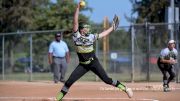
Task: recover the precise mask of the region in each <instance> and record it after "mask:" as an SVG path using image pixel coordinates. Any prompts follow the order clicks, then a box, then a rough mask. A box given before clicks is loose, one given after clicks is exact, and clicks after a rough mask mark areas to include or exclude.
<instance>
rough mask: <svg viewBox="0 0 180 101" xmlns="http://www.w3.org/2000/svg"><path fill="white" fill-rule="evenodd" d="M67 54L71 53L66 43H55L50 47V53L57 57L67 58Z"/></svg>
mask: <svg viewBox="0 0 180 101" xmlns="http://www.w3.org/2000/svg"><path fill="white" fill-rule="evenodd" d="M66 52H69V49H68V47H67V44H66V43H65V42H64V41H62V40H61V41H60V42H57V41H53V42H52V43H51V44H50V46H49V53H52V54H53V56H55V57H65V55H66Z"/></svg>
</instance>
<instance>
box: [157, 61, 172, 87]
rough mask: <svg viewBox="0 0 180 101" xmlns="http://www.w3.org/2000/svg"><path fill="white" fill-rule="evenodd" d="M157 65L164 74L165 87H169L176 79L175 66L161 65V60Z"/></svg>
mask: <svg viewBox="0 0 180 101" xmlns="http://www.w3.org/2000/svg"><path fill="white" fill-rule="evenodd" d="M157 64H158V67H159V69H160V70H161V72H162V74H163V83H164V85H168V84H169V83H170V82H171V81H172V80H173V79H174V77H175V71H174V69H175V68H174V65H170V64H169V65H167V64H164V63H161V62H160V59H158V62H157ZM167 73H169V75H170V76H169V77H168V75H167Z"/></svg>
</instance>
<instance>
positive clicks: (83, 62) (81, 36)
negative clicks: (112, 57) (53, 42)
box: [56, 3, 133, 101]
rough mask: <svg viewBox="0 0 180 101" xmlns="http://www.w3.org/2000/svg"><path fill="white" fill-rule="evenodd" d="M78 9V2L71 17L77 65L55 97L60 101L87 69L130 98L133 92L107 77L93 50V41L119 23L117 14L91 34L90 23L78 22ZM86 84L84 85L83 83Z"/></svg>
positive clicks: (115, 27) (108, 32)
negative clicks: (109, 23)
mask: <svg viewBox="0 0 180 101" xmlns="http://www.w3.org/2000/svg"><path fill="white" fill-rule="evenodd" d="M79 9H80V3H79V4H78V5H77V7H76V10H75V13H74V19H73V24H74V25H73V34H72V36H73V41H74V44H75V46H76V51H77V55H78V58H79V65H78V66H77V67H76V68H75V70H74V71H73V72H72V74H71V75H70V77H69V79H68V80H67V81H66V82H65V84H64V86H63V87H62V89H61V90H60V92H58V95H57V96H56V99H57V100H58V101H61V100H62V98H63V97H64V96H65V95H66V93H67V92H68V90H69V89H70V87H71V86H72V84H73V83H75V82H76V81H77V80H78V79H80V78H81V77H82V76H83V75H84V74H86V73H87V72H88V71H92V72H94V73H95V74H96V75H98V76H99V78H100V79H101V80H102V81H104V82H105V83H106V84H109V85H112V86H114V87H118V88H119V89H121V90H122V91H124V92H125V93H127V95H128V96H129V97H130V98H131V97H132V96H133V92H132V89H131V88H127V87H126V86H125V85H124V84H122V83H121V82H119V81H118V80H113V79H112V78H110V77H108V75H107V74H106V72H105V71H104V69H103V67H102V66H101V64H100V63H99V60H98V58H97V57H96V55H95V52H94V48H93V45H94V42H95V41H96V40H98V39H100V38H102V37H104V36H106V35H108V34H110V33H111V32H112V31H114V30H116V29H117V27H118V25H119V19H118V17H117V16H115V17H114V19H113V23H112V26H111V27H110V28H109V29H107V30H105V31H103V32H101V33H100V34H92V33H90V25H88V24H86V23H79V21H78V18H79ZM84 86H86V85H84Z"/></svg>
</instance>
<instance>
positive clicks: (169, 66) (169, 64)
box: [157, 40, 178, 92]
mask: <svg viewBox="0 0 180 101" xmlns="http://www.w3.org/2000/svg"><path fill="white" fill-rule="evenodd" d="M177 55H178V52H177V50H176V49H175V41H174V40H169V42H168V45H167V47H166V48H164V49H162V50H161V53H160V56H159V58H158V61H157V64H158V67H159V69H160V70H161V72H162V74H163V89H164V92H167V91H170V89H169V83H170V82H171V81H172V80H173V78H174V77H175V71H174V69H175V64H176V63H177ZM167 73H169V75H170V76H169V77H168V75H167Z"/></svg>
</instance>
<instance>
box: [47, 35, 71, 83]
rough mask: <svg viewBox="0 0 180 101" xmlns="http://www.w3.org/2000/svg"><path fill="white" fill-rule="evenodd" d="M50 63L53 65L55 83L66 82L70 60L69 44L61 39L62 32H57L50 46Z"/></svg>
mask: <svg viewBox="0 0 180 101" xmlns="http://www.w3.org/2000/svg"><path fill="white" fill-rule="evenodd" d="M48 59H49V64H50V65H51V66H52V67H51V68H52V71H53V74H54V83H58V81H60V82H65V74H66V70H67V63H69V61H70V57H69V49H68V46H67V44H66V43H65V42H64V41H62V40H61V33H57V34H55V40H54V41H52V42H51V44H50V46H49V54H48Z"/></svg>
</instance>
